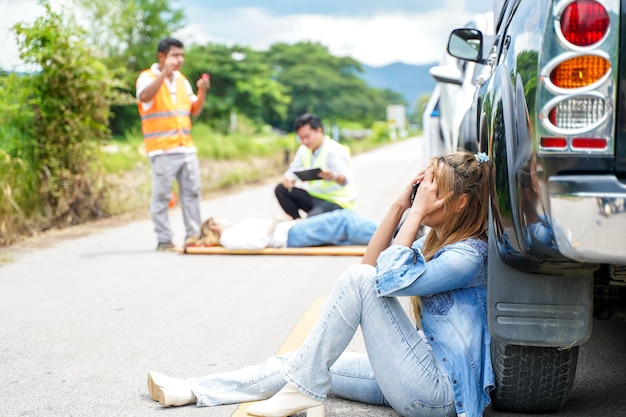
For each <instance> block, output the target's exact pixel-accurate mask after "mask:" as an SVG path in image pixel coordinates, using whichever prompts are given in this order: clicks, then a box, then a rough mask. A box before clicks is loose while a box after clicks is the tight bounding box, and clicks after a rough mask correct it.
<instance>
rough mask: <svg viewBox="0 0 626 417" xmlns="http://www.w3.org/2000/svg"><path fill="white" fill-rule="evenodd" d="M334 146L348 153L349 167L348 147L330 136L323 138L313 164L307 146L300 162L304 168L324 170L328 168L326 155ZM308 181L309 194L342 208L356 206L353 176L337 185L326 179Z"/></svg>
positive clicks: (311, 154) (349, 161) (311, 153)
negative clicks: (342, 183)
mask: <svg viewBox="0 0 626 417" xmlns="http://www.w3.org/2000/svg"><path fill="white" fill-rule="evenodd" d="M303 146H304V145H303ZM336 147H341V152H346V153H347V154H348V163H349V164H350V165H349V166H350V168H351V164H352V161H351V160H350V148H348V147H347V146H345V145H342V144H340V143H338V142H335V141H334V140H332V139H330V138H325V139H324V142H323V143H322V146H321V147H320V149H319V155H317V158H315V165H313V164H312V163H311V160H312V156H313V152H311V150H310V149H308V148H306V151H307V152H303V153H302V156H301V160H300V163H301V165H302V166H303V167H304V168H321V169H322V170H324V171H326V170H327V169H328V155H330V153H331V151H333V150H335V149H336ZM308 183H309V189H308V193H309V194H310V195H311V196H313V197H316V198H319V199H322V200H326V201H330V202H331V203H336V204H339V205H340V206H341V207H343V208H344V209H349V210H354V208H355V207H356V184H355V182H354V178H352V181H350V182H348V183H347V184H345V185H339V184H337V183H336V182H335V181H326V180H314V181H309V182H308Z"/></svg>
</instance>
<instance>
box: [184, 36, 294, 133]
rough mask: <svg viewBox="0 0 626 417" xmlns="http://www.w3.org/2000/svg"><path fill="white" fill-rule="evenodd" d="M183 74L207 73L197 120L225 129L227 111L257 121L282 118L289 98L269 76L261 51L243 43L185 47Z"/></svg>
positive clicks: (280, 86)
mask: <svg viewBox="0 0 626 417" xmlns="http://www.w3.org/2000/svg"><path fill="white" fill-rule="evenodd" d="M183 70H184V72H185V74H186V75H187V76H188V77H189V78H190V79H191V80H196V79H198V78H199V77H200V76H201V75H202V74H203V73H205V72H208V73H209V74H210V76H211V89H210V90H209V94H208V96H207V100H206V103H205V110H204V111H203V113H202V115H201V116H200V118H199V120H203V121H206V122H208V123H209V124H211V125H213V126H216V127H219V128H220V130H225V129H226V126H227V124H228V120H229V118H230V113H231V112H236V113H239V114H244V115H246V116H247V117H249V118H250V119H251V120H253V121H255V122H256V123H257V124H263V123H267V121H268V120H283V119H284V118H285V117H286V116H287V107H288V104H289V102H290V100H291V97H290V96H289V94H288V89H287V88H285V86H283V85H282V84H280V83H279V82H278V81H277V80H275V79H274V78H273V77H272V71H271V68H270V66H269V65H268V62H267V61H266V59H265V55H264V54H263V53H261V52H258V51H254V50H252V49H250V48H247V47H242V46H237V45H235V46H233V47H227V46H225V45H215V44H208V45H206V46H199V45H193V46H191V47H186V48H185V67H184V68H183Z"/></svg>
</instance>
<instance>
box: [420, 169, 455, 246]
mask: <svg viewBox="0 0 626 417" xmlns="http://www.w3.org/2000/svg"><path fill="white" fill-rule="evenodd" d="M447 168H448V169H451V168H449V167H447ZM428 169H433V170H435V169H436V170H437V172H435V173H434V177H435V182H436V183H437V185H438V190H437V198H443V196H444V194H445V192H444V191H443V190H442V189H441V183H442V181H441V175H442V174H443V173H444V170H445V169H446V166H445V164H444V163H443V162H440V163H439V165H438V166H436V167H429V168H428ZM444 207H445V205H442V206H440V207H439V208H437V209H435V210H433V211H431V212H430V213H429V214H428V215H427V216H426V217H424V220H422V223H423V224H424V225H425V226H428V227H430V228H431V229H433V230H434V231H435V232H437V234H439V231H440V230H441V228H442V227H443V226H444V225H445V223H446V221H448V218H449V213H446V212H445V208H444Z"/></svg>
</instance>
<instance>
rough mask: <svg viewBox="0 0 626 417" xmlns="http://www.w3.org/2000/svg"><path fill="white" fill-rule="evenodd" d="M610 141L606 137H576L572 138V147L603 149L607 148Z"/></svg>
mask: <svg viewBox="0 0 626 417" xmlns="http://www.w3.org/2000/svg"><path fill="white" fill-rule="evenodd" d="M607 146H608V142H607V140H606V139H604V138H574V139H572V148H574V149H589V150H602V149H606V148H607Z"/></svg>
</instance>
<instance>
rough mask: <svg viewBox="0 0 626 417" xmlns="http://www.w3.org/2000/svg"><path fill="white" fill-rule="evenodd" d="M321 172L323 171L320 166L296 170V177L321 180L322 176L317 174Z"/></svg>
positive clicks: (304, 179)
mask: <svg viewBox="0 0 626 417" xmlns="http://www.w3.org/2000/svg"><path fill="white" fill-rule="evenodd" d="M320 172H322V170H321V169H320V168H313V169H305V170H303V171H295V172H294V174H296V177H298V178H300V179H301V180H302V181H314V180H321V178H320V177H318V176H317V174H319V173H320Z"/></svg>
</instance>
